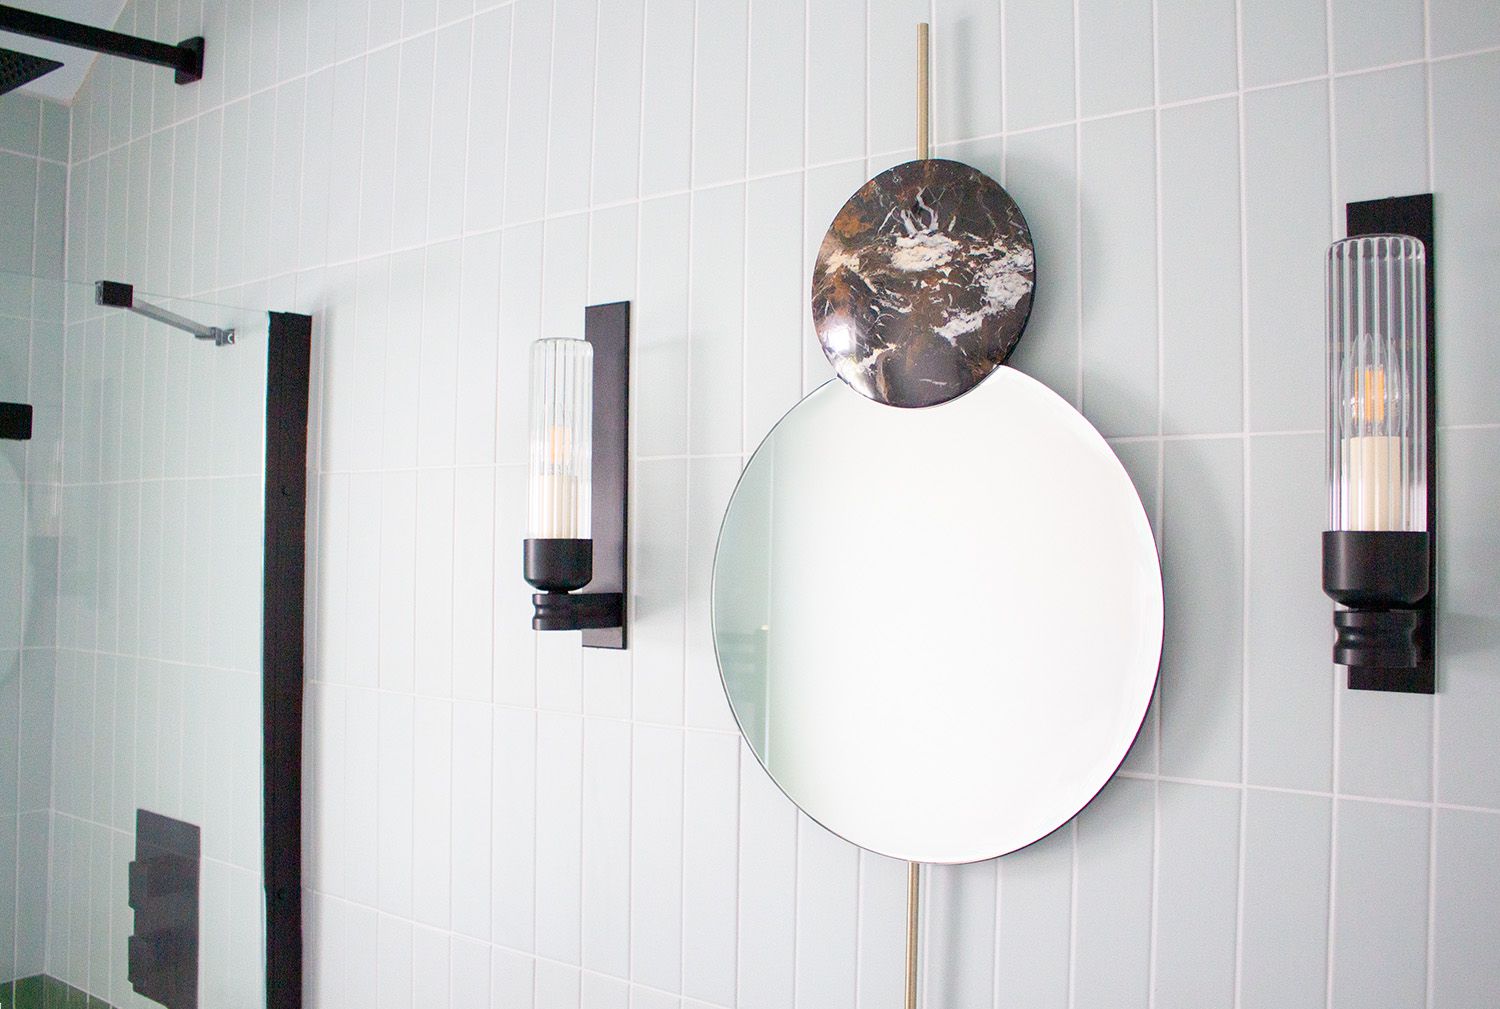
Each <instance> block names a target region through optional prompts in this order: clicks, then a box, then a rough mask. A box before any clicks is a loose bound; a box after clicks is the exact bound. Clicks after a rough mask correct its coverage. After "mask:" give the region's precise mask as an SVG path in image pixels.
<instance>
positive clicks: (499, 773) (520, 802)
mask: <svg viewBox="0 0 1500 1009" xmlns="http://www.w3.org/2000/svg"><path fill="white" fill-rule="evenodd" d="M536 740H537V734H536V715H535V714H534V713H533V712H531V711H527V710H524V709H518V708H510V707H505V706H500V705H497V706H496V708H495V729H494V750H495V770H494V775H493V787H494V803H493V806H492V807H491V808H492V812H493V821H492V829H491V840H490V845H491V847H490V857H491V860H492V861H491V866H492V869H493V871H492V872H491V874H490V880H491V888H492V889H491V894H492V898H491V900H490V914H491V929H490V932H491V937H492V939H493V940H494V942H495V943H496V944H497V945H498V946H504V947H509V948H510V949H513V950H520V951H523V952H528V951H531V950H533V949H535V948H536V946H535V935H536V924H535V909H536V880H535V864H536V862H535V860H536V840H537V835H536V787H537V785H536V769H537V768H536V764H537V759H536V757H537V752H536V746H537V742H536ZM528 990H529V988H528Z"/></svg>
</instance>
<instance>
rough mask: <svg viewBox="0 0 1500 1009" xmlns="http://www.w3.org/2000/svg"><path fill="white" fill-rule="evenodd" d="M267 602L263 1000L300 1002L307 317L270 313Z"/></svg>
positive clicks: (273, 1004) (278, 1004)
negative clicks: (264, 992) (264, 990)
mask: <svg viewBox="0 0 1500 1009" xmlns="http://www.w3.org/2000/svg"><path fill="white" fill-rule="evenodd" d="M270 317H271V330H270V340H269V347H268V348H267V354H266V472H265V480H266V485H265V486H266V514H265V520H266V528H265V575H264V585H265V599H264V604H263V610H262V613H263V616H262V627H263V630H262V633H263V644H264V650H263V656H264V658H263V662H264V672H263V689H264V704H265V708H264V723H263V728H264V732H265V775H264V780H263V782H262V788H263V791H264V796H265V825H264V831H265V884H266V1006H267V1009H300V1007H301V1005H302V677H303V651H302V649H303V607H304V599H303V590H304V585H305V581H304V574H305V571H306V566H307V417H308V389H309V371H310V368H311V362H312V317H311V316H307V315H295V314H292V313H289V312H271V313H270Z"/></svg>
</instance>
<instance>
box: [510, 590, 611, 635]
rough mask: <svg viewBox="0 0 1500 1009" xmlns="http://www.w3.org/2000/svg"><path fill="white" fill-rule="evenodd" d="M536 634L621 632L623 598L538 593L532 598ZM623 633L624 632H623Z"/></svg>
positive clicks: (601, 595) (608, 595) (594, 593)
mask: <svg viewBox="0 0 1500 1009" xmlns="http://www.w3.org/2000/svg"><path fill="white" fill-rule="evenodd" d="M531 604H532V606H534V607H535V608H536V612H535V613H534V614H533V615H532V617H531V629H532V630H535V631H584V630H606V629H610V628H615V629H622V628H623V627H624V626H625V595H624V593H621V592H538V593H536V594H535V595H533V596H532V597H531ZM622 634H623V631H622Z"/></svg>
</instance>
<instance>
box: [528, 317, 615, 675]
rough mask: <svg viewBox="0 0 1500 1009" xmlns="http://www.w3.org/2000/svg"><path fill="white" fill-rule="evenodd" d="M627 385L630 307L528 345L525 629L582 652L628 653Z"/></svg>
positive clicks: (590, 318) (588, 320)
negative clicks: (573, 641)
mask: <svg viewBox="0 0 1500 1009" xmlns="http://www.w3.org/2000/svg"><path fill="white" fill-rule="evenodd" d="M629 389H630V303H629V302H626V301H620V302H615V303H613V304H609V305H591V306H589V307H588V308H587V309H586V310H585V313H584V339H583V340H538V341H536V343H534V344H532V347H531V422H530V439H531V473H530V486H529V490H528V498H529V503H528V509H527V516H528V517H527V539H526V544H525V553H524V572H525V576H526V581H527V582H529V583H530V584H531V585H532V586H533V587H535V588H537V589H539V590H540V591H539V592H537V593H536V594H535V595H533V596H532V597H531V601H532V604H533V605H534V607H535V613H534V614H533V616H532V618H531V626H532V628H533V629H535V630H538V631H578V630H581V631H583V644H584V647H586V648H624V647H625V591H626V582H625V577H626V567H627V561H626V543H627V542H628V541H627V539H626V530H627V521H628V515H627V510H628V500H629V499H628V495H627V470H628V446H629V437H630V434H629V432H630V413H629ZM584 588H587V589H588V591H587V592H580V591H578V590H579V589H584Z"/></svg>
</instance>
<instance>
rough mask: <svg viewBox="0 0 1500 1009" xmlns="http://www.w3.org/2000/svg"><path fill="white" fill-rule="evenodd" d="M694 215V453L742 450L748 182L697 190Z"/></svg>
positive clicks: (691, 357) (691, 398)
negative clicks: (746, 196) (746, 195)
mask: <svg viewBox="0 0 1500 1009" xmlns="http://www.w3.org/2000/svg"><path fill="white" fill-rule="evenodd" d="M692 221H693V244H692V249H693V258H692V260H691V262H692V267H691V274H692V286H691V291H690V301H689V304H690V306H691V310H690V313H689V317H688V332H689V337H688V374H689V376H690V380H689V387H688V446H689V450H690V451H691V452H692V453H693V454H694V455H704V454H722V453H726V452H740V451H742V444H741V437H742V431H743V428H744V425H743V422H742V421H743V412H744V319H745V308H744V300H745V293H744V285H745V188H744V186H742V185H733V186H724V187H722V188H719V189H710V190H706V191H701V192H696V193H694V194H693V204H692Z"/></svg>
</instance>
